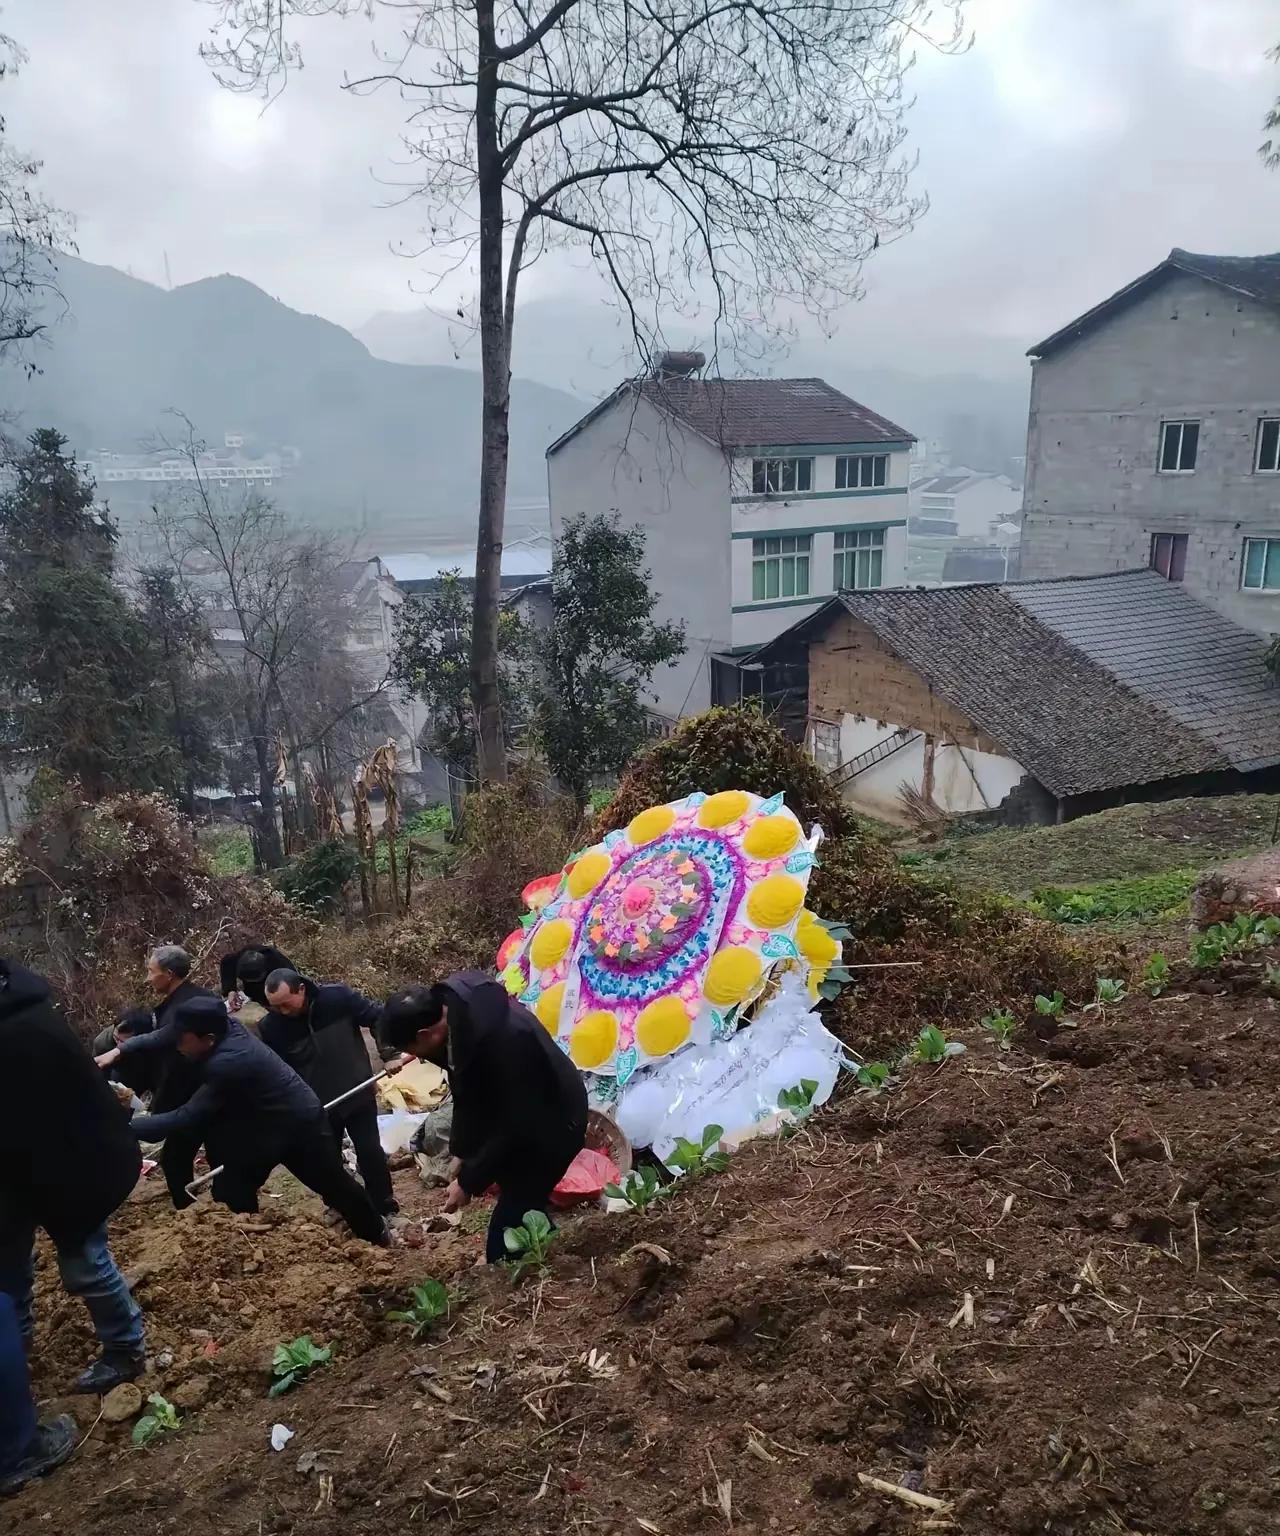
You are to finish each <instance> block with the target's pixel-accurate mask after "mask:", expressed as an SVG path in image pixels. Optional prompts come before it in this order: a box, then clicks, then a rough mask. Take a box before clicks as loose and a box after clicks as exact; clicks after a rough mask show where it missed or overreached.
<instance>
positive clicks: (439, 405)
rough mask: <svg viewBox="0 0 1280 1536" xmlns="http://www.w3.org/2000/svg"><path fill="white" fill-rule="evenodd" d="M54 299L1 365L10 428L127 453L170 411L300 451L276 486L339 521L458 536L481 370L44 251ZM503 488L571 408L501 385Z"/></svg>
mask: <svg viewBox="0 0 1280 1536" xmlns="http://www.w3.org/2000/svg"><path fill="white" fill-rule="evenodd" d="M60 281H61V287H62V291H63V293H64V295H65V298H66V301H67V307H66V311H65V313H61V312H59V313H58V314H57V315H56V316H51V319H54V320H55V323H54V324H52V326H51V328H50V331H49V345H48V346H46V347H43V348H41V349H40V351H39V352H38V354H37V357H36V361H37V363H38V365H39V367H40V369H41V372H40V373H39V374H37V375H36V376H35V377H33V378H30V379H28V378H27V377H26V376H25V375H24V373H23V371H22V370H21V368H19V367H16V366H13V367H9V368H6V369H4V370H0V409H3V410H5V411H8V412H12V413H13V414H14V415H15V416H16V417H17V421H18V426H19V428H20V429H22V430H30V429H31V428H33V427H35V426H40V425H53V426H57V427H59V428H60V429H61V430H62V431H64V432H65V433H66V434H67V435H68V436H69V437H70V439H71V441H72V442H73V444H74V445H75V447H76V449H77V451H78V452H80V453H81V454H86V455H87V454H89V453H90V452H92V451H93V450H95V449H109V450H113V451H116V452H124V453H134V452H138V451H139V450H140V449H143V448H145V447H147V446H148V445H150V444H152V443H153V442H154V440H155V438H156V435H157V433H159V432H164V431H168V432H169V433H173V432H174V430H175V424H174V422H173V420H172V418H171V417H166V414H165V413H166V412H167V411H169V410H171V409H174V408H176V409H179V410H181V411H183V412H185V413H186V414H187V415H188V416H189V417H190V418H191V419H192V420H193V421H194V422H195V423H196V426H197V428H198V430H199V431H200V433H201V434H202V435H203V436H204V437H205V438H206V439H207V440H208V441H209V442H210V443H211V444H213V445H217V446H220V445H221V442H222V436H223V433H224V432H226V431H228V430H234V431H238V432H242V433H244V434H245V438H246V447H247V449H249V450H252V449H254V448H255V447H256V448H258V449H267V448H272V447H281V446H286V445H287V446H290V447H293V448H296V449H297V450H299V452H300V454H301V466H300V469H299V471H298V473H297V474H296V475H295V476H294V477H293V479H292V480H291V481H289V482H288V483H287V489H286V491H285V492H284V496H283V497H282V499H285V500H287V501H288V503H289V504H290V505H291V506H293V507H295V508H296V509H297V510H298V511H299V512H300V513H302V514H304V515H306V516H307V517H308V518H309V519H310V520H313V521H315V522H317V523H320V524H327V525H329V526H332V527H335V528H339V529H341V530H343V531H344V532H349V531H352V530H353V529H356V528H358V527H359V526H360V525H361V524H362V523H364V524H366V525H367V526H368V528H369V530H370V537H371V540H372V541H373V542H375V543H378V544H380V545H381V546H382V547H383V548H384V549H385V548H386V547H387V545H388V544H389V543H390V544H395V545H396V546H397V547H400V548H404V547H409V546H410V545H411V544H414V543H416V544H419V545H420V544H421V543H422V542H423V541H424V540H429V539H430V538H431V537H433V536H434V537H436V538H439V537H450V536H452V537H458V536H461V537H463V538H465V537H467V536H468V534H469V533H470V530H471V526H472V521H473V512H472V509H473V508H474V506H475V500H476V474H477V465H478V462H479V426H480V385H479V379H478V377H477V376H476V375H475V374H474V373H471V372H468V371H465V370H463V369H459V368H451V367H420V366H412V365H407V364H400V363H390V362H385V361H383V360H381V359H379V358H375V357H372V356H371V355H370V353H369V351H368V350H367V348H366V347H365V346H364V345H363V344H362V343H361V342H359V341H357V340H356V339H355V338H354V337H353V336H351V335H349V334H348V333H347V332H346V331H344V330H342V329H341V328H340V327H339V326H336V325H332V324H330V323H329V322H328V321H326V320H321V319H319V318H318V317H317V316H315V315H304V314H299V313H298V312H297V311H296V310H292V309H290V308H288V306H286V305H284V304H281V303H280V302H278V301H277V300H275V299H273V298H271V297H270V296H269V295H267V294H265V293H263V292H262V290H261V289H259V288H255V287H254V286H253V284H252V283H248V282H245V281H244V280H243V279H241V278H238V277H229V276H222V277H213V278H206V279H202V280H201V281H199V282H194V283H189V284H186V285H184V286H182V287H179V288H174V289H172V290H169V291H166V290H165V289H162V288H157V287H155V286H153V285H152V284H150V283H144V282H139V281H138V280H137V279H135V278H132V277H128V276H126V275H125V274H124V273H122V272H118V271H116V270H114V269H113V268H111V267H100V266H93V265H91V264H90V263H88V262H84V261H79V260H76V259H74V258H72V257H64V258H62V260H61V262H60ZM511 393H512V412H511V479H510V486H509V494H510V496H511V497H512V498H513V499H520V498H538V499H544V498H545V496H546V472H545V468H544V463H543V452H544V449H545V448H546V445H547V444H548V443H549V442H550V441H551V440H552V438H553V437H555V436H556V434H557V433H559V432H560V431H562V430H563V429H564V427H566V426H567V425H568V424H569V423H571V422H572V421H573V420H574V419H575V418H576V417H577V416H578V415H579V414H581V410H582V406H581V403H580V402H579V401H578V400H575V399H573V398H572V397H571V396H569V395H568V394H566V393H564V392H562V391H559V390H555V389H548V388H546V387H544V386H542V385H538V384H529V383H526V382H524V381H522V380H517V381H515V382H514V383H513V385H512V392H511Z"/></svg>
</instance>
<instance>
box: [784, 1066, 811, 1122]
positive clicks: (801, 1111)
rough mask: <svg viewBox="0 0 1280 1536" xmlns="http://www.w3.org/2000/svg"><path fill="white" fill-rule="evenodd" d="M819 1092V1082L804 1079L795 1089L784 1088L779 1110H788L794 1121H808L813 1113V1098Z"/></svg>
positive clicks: (807, 1078) (809, 1078)
mask: <svg viewBox="0 0 1280 1536" xmlns="http://www.w3.org/2000/svg"><path fill="white" fill-rule="evenodd" d="M817 1091H818V1080H817V1079H816V1078H813V1077H802V1078H801V1079H800V1081H799V1082H798V1083H797V1084H796V1085H795V1086H794V1087H793V1088H784V1089H783V1090H782V1092H781V1093H780V1094H779V1095H778V1108H779V1109H785V1110H788V1111H789V1112H790V1114H791V1117H792V1119H793V1120H795V1121H797V1122H799V1121H801V1120H807V1119H808V1118H809V1116H810V1115H811V1114H812V1113H813V1096H814V1094H815V1093H817Z"/></svg>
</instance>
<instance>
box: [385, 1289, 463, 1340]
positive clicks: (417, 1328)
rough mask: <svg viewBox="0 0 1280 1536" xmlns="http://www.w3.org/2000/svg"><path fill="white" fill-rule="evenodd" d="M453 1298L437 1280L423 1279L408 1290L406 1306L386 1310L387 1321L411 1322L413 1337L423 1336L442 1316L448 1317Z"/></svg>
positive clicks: (419, 1337)
mask: <svg viewBox="0 0 1280 1536" xmlns="http://www.w3.org/2000/svg"><path fill="white" fill-rule="evenodd" d="M452 1303H453V1298H452V1296H451V1295H450V1294H449V1292H448V1291H447V1290H446V1289H445V1287H444V1286H443V1285H441V1283H440V1281H439V1280H424V1281H423V1282H422V1284H421V1285H415V1286H414V1288H413V1290H412V1291H411V1292H410V1302H409V1305H408V1307H406V1308H404V1309H403V1310H400V1311H395V1312H388V1313H387V1321H388V1322H389V1323H411V1324H412V1325H413V1336H414V1338H415V1339H421V1338H425V1337H426V1335H427V1334H428V1333H430V1332H431V1330H432V1328H433V1327H434V1326H435V1325H436V1323H438V1322H439V1321H440V1319H441V1318H442V1317H448V1315H449V1308H450V1306H451V1305H452Z"/></svg>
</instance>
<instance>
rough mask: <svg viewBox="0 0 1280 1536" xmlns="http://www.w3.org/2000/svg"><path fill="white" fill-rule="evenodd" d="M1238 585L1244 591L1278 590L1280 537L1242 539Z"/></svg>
mask: <svg viewBox="0 0 1280 1536" xmlns="http://www.w3.org/2000/svg"><path fill="white" fill-rule="evenodd" d="M1240 585H1241V587H1243V588H1244V590H1245V591H1246V592H1280V538H1276V539H1246V540H1245V541H1244V559H1243V560H1242V561H1241V563H1240Z"/></svg>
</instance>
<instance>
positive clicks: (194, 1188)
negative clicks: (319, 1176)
mask: <svg viewBox="0 0 1280 1536" xmlns="http://www.w3.org/2000/svg"><path fill="white" fill-rule="evenodd" d="M386 1076H387V1068H386V1067H383V1069H382V1071H381V1072H375V1073H374V1074H373V1076H372V1077H366V1078H365V1080H364V1082H362V1083H357V1084H356V1085H355V1087H354V1088H348V1089H347V1091H346V1092H345V1093H340V1094H339V1095H338V1097H337V1098H336V1099H330V1100H329V1102H328V1103H327V1104H322V1105H321V1106H320V1107H321V1109H323V1110H324V1111H325V1112H326V1114H327V1113H328V1111H329V1110H331V1109H337V1107H338V1105H339V1104H345V1103H346V1102H347V1100H348V1099H354V1098H355V1096H356V1094H358V1093H363V1092H364V1090H365V1089H366V1088H372V1087H373V1085H374V1083H378V1082H381V1081H382V1079H383V1078H384V1077H386ZM226 1171H227V1165H226V1164H225V1163H219V1164H218V1166H217V1167H216V1168H211V1169H210V1170H209V1172H208V1173H202V1174H201V1175H200V1177H199V1178H198V1179H192V1181H191V1182H190V1184H188V1185H187V1193H188V1194H189V1195H193V1196H194V1195H198V1194H199V1193H200V1191H201V1190H202V1189H203V1188H204V1187H205V1185H206V1184H212V1183H213V1181H214V1179H216V1178H217V1177H218V1175H219V1174H220V1173H225V1172H226Z"/></svg>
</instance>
